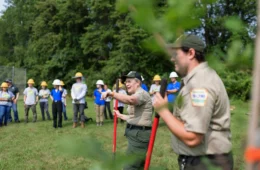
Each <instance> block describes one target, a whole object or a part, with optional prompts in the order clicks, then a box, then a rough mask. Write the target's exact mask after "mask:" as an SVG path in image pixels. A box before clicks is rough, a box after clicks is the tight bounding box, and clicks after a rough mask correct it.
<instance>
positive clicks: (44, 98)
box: [39, 81, 51, 120]
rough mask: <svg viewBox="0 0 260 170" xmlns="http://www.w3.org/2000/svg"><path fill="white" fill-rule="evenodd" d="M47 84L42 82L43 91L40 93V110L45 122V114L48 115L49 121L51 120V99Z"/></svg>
mask: <svg viewBox="0 0 260 170" xmlns="http://www.w3.org/2000/svg"><path fill="white" fill-rule="evenodd" d="M47 86H48V85H47V83H46V81H42V82H41V87H42V89H41V90H40V91H39V97H40V100H39V101H40V109H41V113H42V120H45V114H44V113H45V112H46V115H47V118H48V120H51V117H50V113H49V100H48V99H49V97H50V94H51V92H50V90H49V89H47Z"/></svg>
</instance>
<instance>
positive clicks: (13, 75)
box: [12, 66, 14, 82]
mask: <svg viewBox="0 0 260 170" xmlns="http://www.w3.org/2000/svg"><path fill="white" fill-rule="evenodd" d="M12 82H14V66H13V67H12Z"/></svg>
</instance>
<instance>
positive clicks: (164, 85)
mask: <svg viewBox="0 0 260 170" xmlns="http://www.w3.org/2000/svg"><path fill="white" fill-rule="evenodd" d="M166 88H167V80H166V79H162V81H161V88H160V94H161V96H162V97H164V96H165V92H166ZM159 119H160V116H159V115H158V114H157V113H156V114H155V117H154V120H153V125H152V132H151V136H150V141H149V145H148V150H147V153H146V159H145V164H144V170H149V167H150V162H151V158H152V153H153V146H154V141H155V137H156V133H157V128H158V124H159Z"/></svg>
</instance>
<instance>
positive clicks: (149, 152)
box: [144, 115, 160, 170]
mask: <svg viewBox="0 0 260 170" xmlns="http://www.w3.org/2000/svg"><path fill="white" fill-rule="evenodd" d="M159 118H160V117H159V116H158V115H156V116H155V118H154V120H153V126H152V132H151V137H150V142H149V146H148V150H147V153H146V160H145V165H144V170H149V166H150V162H151V158H152V152H153V146H154V141H155V137H156V132H157V127H158V124H159Z"/></svg>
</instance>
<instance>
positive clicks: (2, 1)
mask: <svg viewBox="0 0 260 170" xmlns="http://www.w3.org/2000/svg"><path fill="white" fill-rule="evenodd" d="M4 4H5V0H0V15H2V14H1V12H2V11H3V10H4V9H5V7H4Z"/></svg>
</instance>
